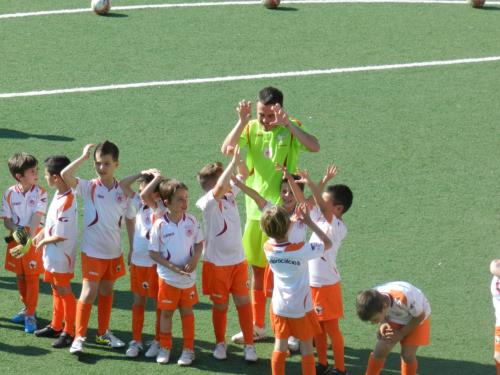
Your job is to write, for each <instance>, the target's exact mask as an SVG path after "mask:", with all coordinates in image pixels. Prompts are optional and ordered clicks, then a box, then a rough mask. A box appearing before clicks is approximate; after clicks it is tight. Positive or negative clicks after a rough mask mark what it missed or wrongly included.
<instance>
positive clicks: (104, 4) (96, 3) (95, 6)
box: [90, 0, 111, 15]
mask: <svg viewBox="0 0 500 375" xmlns="http://www.w3.org/2000/svg"><path fill="white" fill-rule="evenodd" d="M90 6H91V7H92V10H93V11H94V12H95V13H96V14H99V15H103V14H108V12H109V10H110V9H111V0H92V2H91V3H90Z"/></svg>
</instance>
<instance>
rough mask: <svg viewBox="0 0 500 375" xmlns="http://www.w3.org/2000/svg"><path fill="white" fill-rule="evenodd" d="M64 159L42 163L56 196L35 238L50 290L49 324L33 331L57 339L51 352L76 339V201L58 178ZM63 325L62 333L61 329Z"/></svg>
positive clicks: (66, 160)
mask: <svg viewBox="0 0 500 375" xmlns="http://www.w3.org/2000/svg"><path fill="white" fill-rule="evenodd" d="M70 163H71V162H70V160H69V159H68V158H67V157H66V156H63V155H56V156H51V157H49V158H47V159H46V160H45V180H46V181H47V185H49V187H52V188H55V189H56V193H55V194H54V198H53V199H52V202H51V204H50V206H49V210H48V212H47V218H46V220H45V227H44V230H43V231H40V233H38V234H37V235H36V236H35V237H34V238H33V242H34V244H35V246H36V247H37V249H39V250H41V249H43V267H44V269H45V273H44V281H46V282H48V283H50V285H51V288H52V305H53V309H52V321H51V322H50V324H49V325H48V326H46V327H44V328H42V329H39V330H37V331H35V336H38V337H54V338H55V337H57V340H56V341H54V342H53V343H52V346H53V347H54V348H66V347H68V346H70V345H71V343H72V342H73V339H74V337H75V315H76V298H75V295H74V294H73V291H72V290H71V280H72V279H73V276H74V275H73V272H74V269H75V258H76V240H77V235H78V233H77V232H78V228H77V211H76V210H77V204H76V197H75V195H74V193H73V191H72V190H71V188H70V187H69V186H68V185H67V184H66V183H65V182H64V181H63V179H62V178H61V171H62V170H63V169H64V168H66V167H67V166H68V165H69V164H70ZM63 322H64V329H63Z"/></svg>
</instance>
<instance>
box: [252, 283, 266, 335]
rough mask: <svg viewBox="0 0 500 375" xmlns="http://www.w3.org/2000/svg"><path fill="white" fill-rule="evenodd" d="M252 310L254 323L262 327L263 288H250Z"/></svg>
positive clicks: (264, 315)
mask: <svg viewBox="0 0 500 375" xmlns="http://www.w3.org/2000/svg"><path fill="white" fill-rule="evenodd" d="M252 310H253V311H252V313H253V322H254V324H255V325H256V326H257V327H260V328H264V327H265V325H266V323H265V320H266V296H265V294H264V291H263V290H252Z"/></svg>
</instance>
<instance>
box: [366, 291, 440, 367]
mask: <svg viewBox="0 0 500 375" xmlns="http://www.w3.org/2000/svg"><path fill="white" fill-rule="evenodd" d="M356 310H357V313H358V316H359V318H360V319H361V320H363V321H367V322H371V323H373V324H378V325H379V327H378V330H377V343H376V344H375V349H374V350H373V352H372V353H371V355H370V358H369V360H368V368H367V369H366V375H379V374H380V372H381V371H382V369H383V368H384V363H385V359H386V358H387V356H388V355H389V353H390V352H391V350H392V348H393V347H394V346H395V345H396V344H397V343H400V345H401V375H416V373H417V367H418V363H417V350H418V347H419V346H422V345H429V337H430V326H431V318H430V315H431V306H430V304H429V301H427V298H426V297H425V295H424V294H423V293H422V291H421V290H420V289H418V288H416V287H415V286H413V285H411V284H410V283H407V282H405V281H394V282H389V283H386V284H382V285H379V286H376V287H375V288H373V289H367V290H365V291H362V292H360V293H359V294H358V296H357V297H356Z"/></svg>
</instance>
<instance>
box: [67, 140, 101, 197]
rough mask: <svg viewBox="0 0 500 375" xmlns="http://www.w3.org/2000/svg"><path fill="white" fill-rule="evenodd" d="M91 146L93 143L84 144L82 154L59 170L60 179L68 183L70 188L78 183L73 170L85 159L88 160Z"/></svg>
mask: <svg viewBox="0 0 500 375" xmlns="http://www.w3.org/2000/svg"><path fill="white" fill-rule="evenodd" d="M92 147H94V145H93V144H88V145H86V146H85V147H84V148H83V152H82V155H81V156H80V157H79V158H78V159H76V160H74V161H73V162H72V163H71V164H69V165H68V166H67V167H66V168H64V169H63V170H62V171H61V177H62V179H63V180H64V182H66V184H68V186H69V187H70V188H72V189H74V188H75V187H76V185H77V184H78V179H77V178H76V177H75V172H76V170H77V169H78V168H80V167H81V166H82V164H83V163H85V161H86V160H88V158H89V157H90V150H91V149H92Z"/></svg>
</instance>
